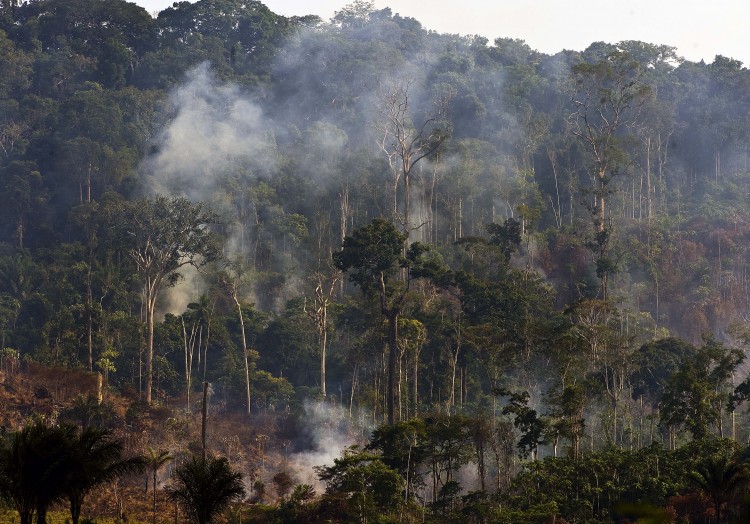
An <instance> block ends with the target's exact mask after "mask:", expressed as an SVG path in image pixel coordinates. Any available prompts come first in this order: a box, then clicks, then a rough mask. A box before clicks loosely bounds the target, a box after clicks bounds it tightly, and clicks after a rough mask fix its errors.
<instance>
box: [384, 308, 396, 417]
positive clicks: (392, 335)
mask: <svg viewBox="0 0 750 524" xmlns="http://www.w3.org/2000/svg"><path fill="white" fill-rule="evenodd" d="M387 318H388V391H387V393H386V409H387V412H388V424H389V425H390V426H393V425H394V424H395V423H396V413H395V404H396V402H395V401H396V364H397V362H396V360H397V359H398V312H397V311H393V310H391V311H389V312H388V314H387Z"/></svg>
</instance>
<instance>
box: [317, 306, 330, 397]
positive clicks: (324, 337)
mask: <svg viewBox="0 0 750 524" xmlns="http://www.w3.org/2000/svg"><path fill="white" fill-rule="evenodd" d="M320 314H321V316H322V318H321V326H320V327H319V328H318V330H319V332H318V335H319V343H320V394H321V395H323V400H325V398H326V345H327V343H328V333H327V331H328V330H327V329H326V325H327V323H328V318H327V317H328V311H327V308H326V306H325V304H323V306H322V311H321V312H320Z"/></svg>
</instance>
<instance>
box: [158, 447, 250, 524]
mask: <svg viewBox="0 0 750 524" xmlns="http://www.w3.org/2000/svg"><path fill="white" fill-rule="evenodd" d="M167 493H168V494H169V498H170V499H172V500H173V501H175V502H178V503H180V504H181V505H182V507H183V508H184V510H185V513H187V515H188V517H189V518H190V520H191V521H192V522H195V523H196V524H210V523H211V522H213V521H214V519H215V518H216V517H218V516H219V515H220V514H221V513H222V512H223V511H224V510H225V509H227V507H228V506H229V505H230V504H231V503H232V502H233V501H235V500H239V499H242V497H244V496H245V488H244V486H243V485H242V474H240V473H237V472H235V471H232V468H231V467H230V466H229V462H227V459H225V458H223V457H222V458H215V457H207V458H203V457H198V456H193V457H192V458H191V459H190V460H189V461H188V462H186V463H185V464H183V465H181V466H180V467H178V468H177V470H176V471H175V473H174V485H173V486H170V487H168V488H167Z"/></svg>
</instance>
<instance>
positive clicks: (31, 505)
mask: <svg viewBox="0 0 750 524" xmlns="http://www.w3.org/2000/svg"><path fill="white" fill-rule="evenodd" d="M74 438H75V427H73V426H67V425H66V426H57V427H49V426H47V425H45V424H44V423H43V422H35V423H33V424H29V425H28V426H26V427H24V428H23V429H21V430H19V431H16V432H14V433H13V434H11V436H10V437H9V438H7V439H6V440H5V441H4V442H3V443H2V446H0V496H2V497H3V498H5V499H7V500H9V501H11V503H12V504H13V505H14V506H15V508H16V510H17V511H18V514H19V516H20V518H21V524H31V523H32V522H33V518H34V514H35V513H36V521H37V523H40V524H44V523H45V522H46V520H47V508H48V507H49V506H50V505H51V504H53V503H54V502H57V501H59V500H62V499H63V498H64V496H65V494H64V492H63V487H64V486H65V484H66V481H67V478H68V471H69V470H70V467H71V458H70V454H69V449H70V443H71V442H72V441H73V439H74Z"/></svg>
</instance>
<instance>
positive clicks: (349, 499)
mask: <svg viewBox="0 0 750 524" xmlns="http://www.w3.org/2000/svg"><path fill="white" fill-rule="evenodd" d="M317 471H318V477H319V478H320V480H322V481H323V482H325V484H326V497H325V499H324V500H323V502H322V504H323V505H326V504H327V503H331V502H333V501H334V500H335V499H336V498H338V497H341V498H342V501H343V503H344V504H343V506H342V507H340V508H339V509H338V511H337V514H336V515H335V518H336V519H337V520H339V519H340V520H342V521H344V522H351V521H363V520H367V521H371V522H387V521H388V519H389V518H390V517H392V516H394V515H396V514H397V512H398V509H399V508H400V507H401V505H402V504H403V500H402V498H401V490H402V489H403V487H404V481H403V479H402V478H401V476H400V475H399V474H398V473H397V472H395V471H394V470H392V469H390V468H389V467H388V466H386V465H385V464H384V463H383V462H382V461H381V460H380V459H379V458H378V457H377V456H375V455H373V454H370V453H366V452H364V451H361V450H359V449H357V448H356V447H350V448H347V449H345V450H344V451H343V454H342V456H341V457H340V458H337V459H334V463H333V465H331V466H321V467H319V468H318V470H317Z"/></svg>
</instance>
